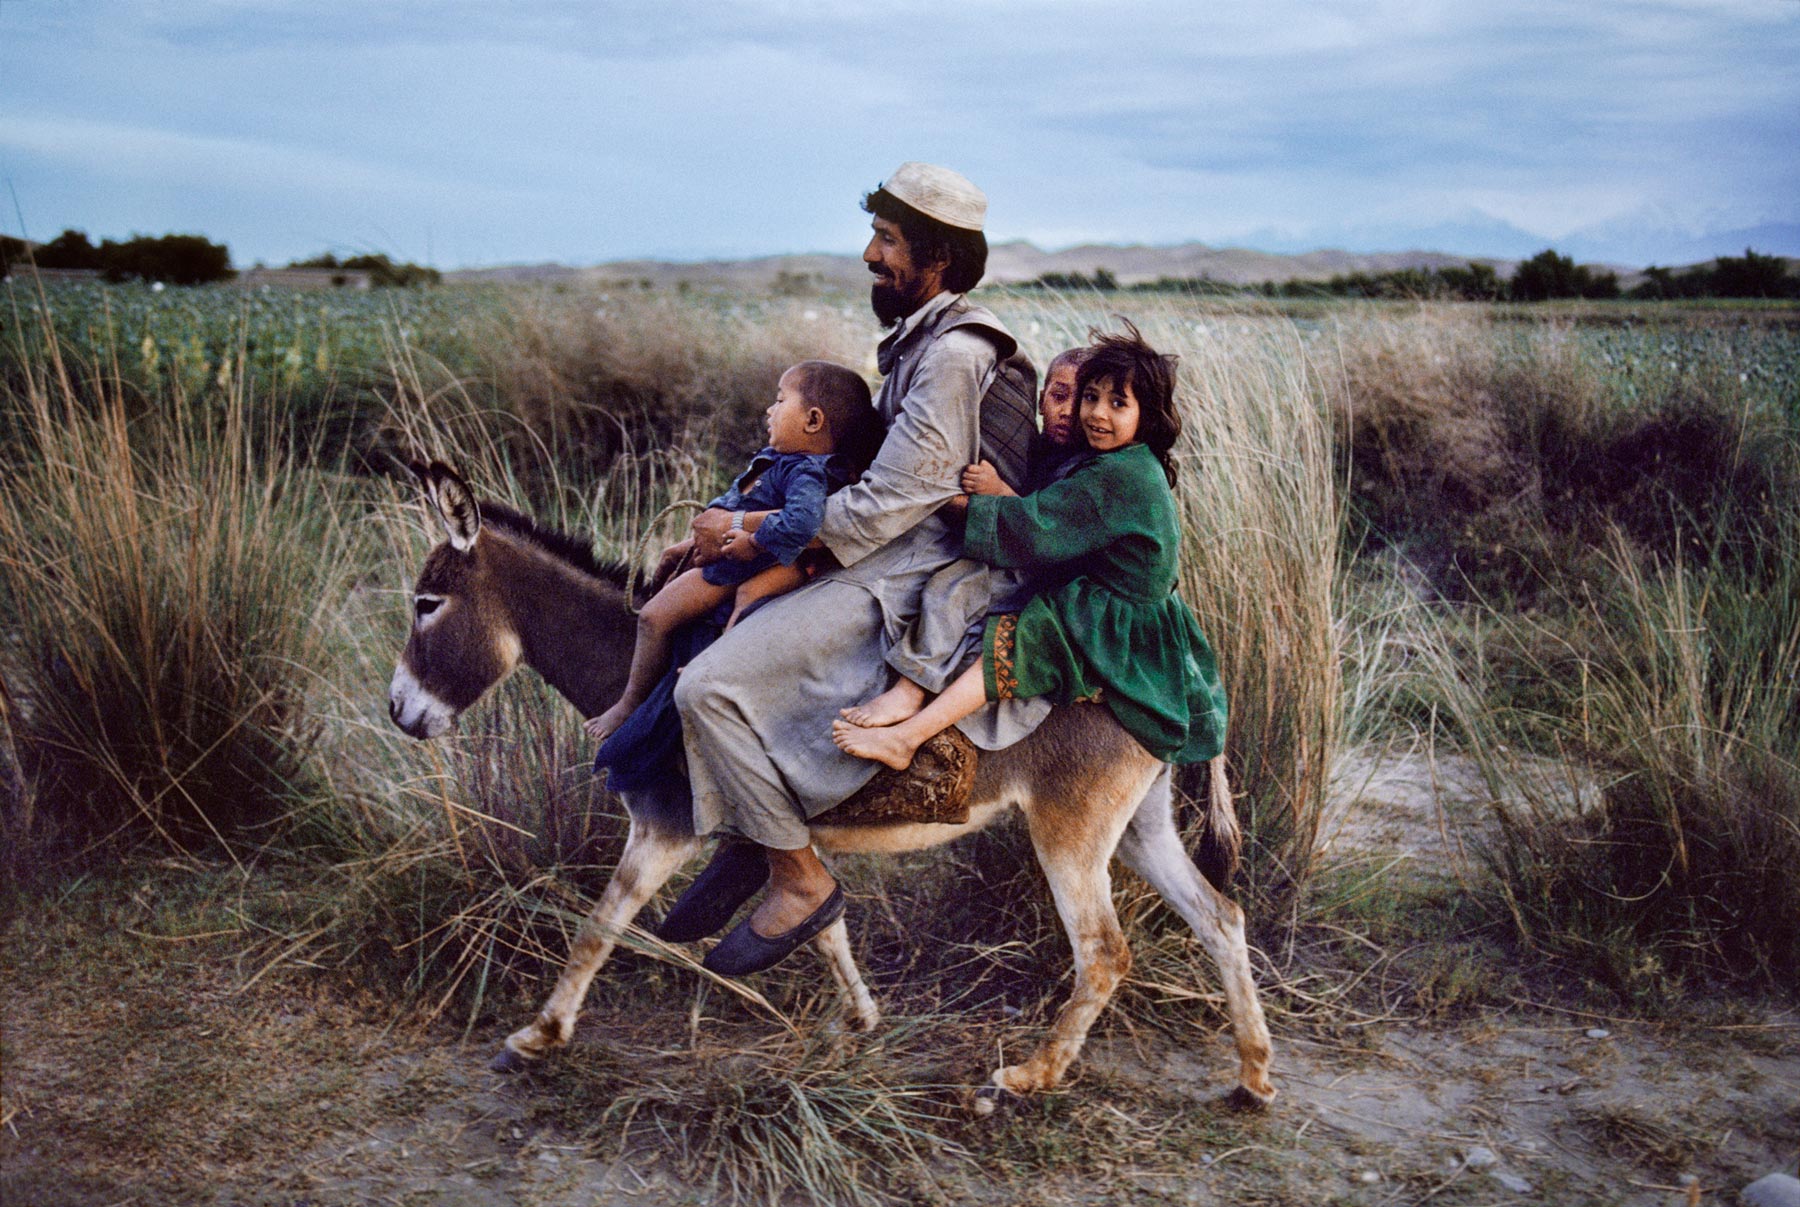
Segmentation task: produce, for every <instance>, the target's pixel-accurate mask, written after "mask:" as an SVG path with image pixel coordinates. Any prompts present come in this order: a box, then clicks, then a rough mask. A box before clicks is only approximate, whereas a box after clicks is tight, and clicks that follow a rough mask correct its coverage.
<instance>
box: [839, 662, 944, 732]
mask: <svg viewBox="0 0 1800 1207" xmlns="http://www.w3.org/2000/svg"><path fill="white" fill-rule="evenodd" d="M924 707H925V689H924V688H922V687H920V686H919V685H918V684H917V683H914V682H913V681H912V680H911V679H908V678H907V677H906V676H905V675H901V676H900V677H899V678H898V679H896V680H894V686H892V687H890V688H888V689H887V690H886V691H884V692H882V693H881V694H880V695H879V696H876V697H875V698H874V699H873V700H868V701H865V702H864V703H862V704H858V705H856V706H855V707H854V708H844V709H839V710H838V716H840V717H842V718H844V720H846V721H848V722H850V724H852V725H858V726H861V727H862V728H864V729H869V728H873V727H879V726H882V725H898V724H900V722H902V721H904V720H907V719H908V718H910V717H912V716H914V715H915V714H917V713H918V711H919V710H920V709H921V708H924Z"/></svg>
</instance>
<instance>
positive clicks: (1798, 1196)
mask: <svg viewBox="0 0 1800 1207" xmlns="http://www.w3.org/2000/svg"><path fill="white" fill-rule="evenodd" d="M1738 1202H1740V1203H1742V1204H1743V1205H1744V1207H1800V1178H1794V1177H1791V1176H1789V1175H1788V1174H1785V1173H1772V1174H1770V1175H1769V1176H1768V1177H1766V1178H1758V1179H1756V1181H1754V1182H1752V1183H1750V1185H1748V1186H1746V1187H1744V1189H1743V1190H1742V1191H1740V1192H1739V1193H1738Z"/></svg>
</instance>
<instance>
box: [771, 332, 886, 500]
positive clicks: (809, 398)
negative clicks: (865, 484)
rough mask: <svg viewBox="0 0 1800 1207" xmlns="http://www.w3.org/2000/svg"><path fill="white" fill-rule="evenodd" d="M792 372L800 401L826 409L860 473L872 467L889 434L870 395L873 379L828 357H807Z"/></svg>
mask: <svg viewBox="0 0 1800 1207" xmlns="http://www.w3.org/2000/svg"><path fill="white" fill-rule="evenodd" d="M788 373H792V374H793V375H794V389H795V391H796V392H798V393H799V395H800V401H801V402H802V403H803V404H804V405H806V406H809V407H818V408H819V409H820V410H821V411H823V412H825V423H826V425H827V426H828V427H830V429H831V439H832V442H833V443H834V444H835V445H836V446H837V451H838V452H839V453H840V454H842V455H843V456H844V457H845V458H847V459H848V460H849V461H850V463H851V464H852V465H854V466H855V467H856V472H857V473H858V474H860V473H862V471H863V470H865V469H867V468H869V462H871V461H873V460H874V459H875V452H876V450H877V449H879V448H880V447H881V438H882V437H883V436H884V435H886V432H885V430H884V429H883V428H882V425H881V416H880V414H879V413H878V412H877V411H876V410H875V404H874V403H873V402H872V401H870V398H869V383H868V382H866V381H864V380H863V379H862V377H861V375H859V374H858V373H857V372H856V371H855V370H853V369H846V368H845V367H844V366H843V365H840V364H834V363H833V362H831V361H828V360H803V361H801V362H800V363H799V364H797V365H795V366H794V367H793V368H791V369H789V370H788ZM784 376H785V374H784Z"/></svg>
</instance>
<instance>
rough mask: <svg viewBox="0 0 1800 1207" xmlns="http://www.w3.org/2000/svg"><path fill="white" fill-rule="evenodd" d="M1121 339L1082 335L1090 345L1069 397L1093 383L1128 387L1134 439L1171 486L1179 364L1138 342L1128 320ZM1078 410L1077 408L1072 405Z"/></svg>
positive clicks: (1098, 333)
mask: <svg viewBox="0 0 1800 1207" xmlns="http://www.w3.org/2000/svg"><path fill="white" fill-rule="evenodd" d="M1119 321H1120V322H1122V323H1124V324H1125V333H1124V334H1122V335H1116V334H1106V333H1102V332H1101V331H1100V330H1099V329H1098V328H1092V329H1090V330H1089V331H1088V338H1089V339H1091V340H1093V341H1094V342H1093V345H1092V347H1091V349H1090V351H1089V354H1088V358H1087V359H1086V360H1085V361H1083V362H1082V364H1081V367H1080V368H1079V369H1077V370H1076V371H1075V392H1076V395H1077V396H1078V397H1079V396H1080V395H1082V394H1085V393H1086V392H1087V388H1088V386H1090V385H1092V384H1093V383H1095V382H1099V381H1106V380H1107V379H1108V378H1110V379H1111V380H1112V383H1113V389H1115V390H1124V389H1126V388H1129V389H1130V390H1131V395H1132V397H1133V398H1136V399H1137V404H1138V429H1137V438H1138V439H1139V440H1141V441H1143V443H1144V444H1146V445H1148V446H1149V448H1150V451H1151V452H1153V453H1155V454H1156V459H1157V461H1159V462H1160V463H1161V464H1162V467H1163V472H1164V473H1165V474H1167V475H1169V485H1170V486H1171V487H1173V486H1174V485H1175V463H1174V462H1173V461H1171V460H1170V458H1169V450H1170V449H1172V448H1174V447H1175V441H1176V440H1177V439H1178V438H1179V437H1180V435H1181V413H1180V412H1179V411H1177V410H1176V409H1175V365H1176V363H1177V362H1178V360H1179V359H1180V358H1179V357H1175V356H1165V355H1163V354H1162V353H1161V352H1158V351H1157V350H1156V349H1155V348H1152V347H1151V346H1150V345H1149V344H1147V343H1145V342H1144V337H1143V336H1142V335H1140V334H1138V329H1137V328H1136V327H1135V326H1133V325H1132V323H1131V320H1129V319H1120V320H1119ZM1077 405H1079V404H1077Z"/></svg>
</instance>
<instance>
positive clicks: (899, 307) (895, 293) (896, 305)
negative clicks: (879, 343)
mask: <svg viewBox="0 0 1800 1207" xmlns="http://www.w3.org/2000/svg"><path fill="white" fill-rule="evenodd" d="M869 305H870V307H871V308H873V309H874V311H875V317H876V318H877V319H880V320H881V325H882V326H883V327H892V326H893V325H894V324H896V323H898V322H899V321H900V320H901V319H903V318H905V317H906V316H907V315H909V314H911V313H912V312H913V311H915V310H917V309H918V308H919V303H918V301H917V300H916V299H914V298H913V297H911V296H910V295H908V294H905V293H902V292H901V291H900V290H898V289H896V288H894V287H893V286H892V285H884V284H882V283H881V282H880V281H876V282H875V283H874V284H872V285H870V286H869Z"/></svg>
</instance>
